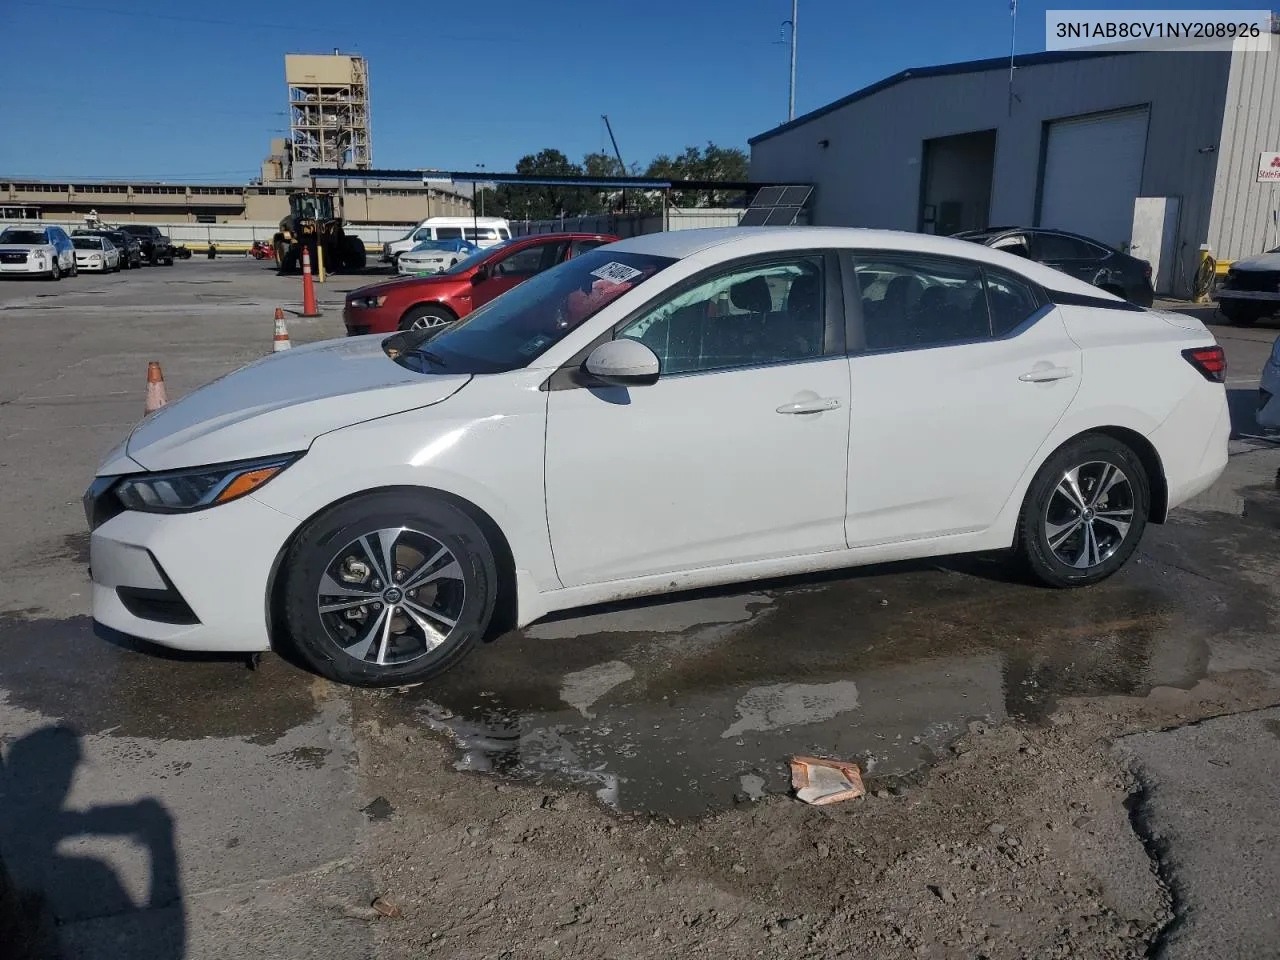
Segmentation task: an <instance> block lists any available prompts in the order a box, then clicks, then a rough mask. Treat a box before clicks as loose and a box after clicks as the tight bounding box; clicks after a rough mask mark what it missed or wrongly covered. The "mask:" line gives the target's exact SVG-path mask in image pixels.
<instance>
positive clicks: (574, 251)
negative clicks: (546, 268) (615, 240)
mask: <svg viewBox="0 0 1280 960" xmlns="http://www.w3.org/2000/svg"><path fill="white" fill-rule="evenodd" d="M607 242H608V241H607V240H575V241H573V243H571V244H569V256H570V257H580V256H582V254H584V253H586V252H587V251H588V250H594V249H595V248H596V247H602V246H604V245H605V244H606V243H607Z"/></svg>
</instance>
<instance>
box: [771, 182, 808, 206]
mask: <svg viewBox="0 0 1280 960" xmlns="http://www.w3.org/2000/svg"><path fill="white" fill-rule="evenodd" d="M811 193H813V187H811V186H809V185H808V184H802V185H800V186H795V187H785V188H783V191H782V199H781V200H778V201H776V203H775V205H776V206H779V207H803V206H804V205H805V204H806V203H808V202H809V194H811Z"/></svg>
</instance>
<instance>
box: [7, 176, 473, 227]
mask: <svg viewBox="0 0 1280 960" xmlns="http://www.w3.org/2000/svg"><path fill="white" fill-rule="evenodd" d="M304 188H305V187H304V184H301V183H281V182H278V183H268V184H249V185H239V184H173V183H144V182H133V181H110V182H104V183H73V182H67V181H45V180H6V179H5V178H3V177H0V219H17V218H20V217H33V218H38V219H44V220H80V219H83V218H84V217H85V216H86V215H87V214H88V213H89V212H90V211H92V210H96V211H97V212H98V215H99V216H101V217H102V218H103V219H104V220H111V221H116V222H120V221H137V222H143V223H147V222H151V223H181V222H186V223H239V222H254V223H276V222H279V220H280V219H281V218H282V217H284V216H286V215H287V214H288V212H289V194H290V193H294V192H296V191H298V190H302V189H304ZM342 194H343V198H344V217H345V219H347V220H349V221H351V222H352V223H380V224H413V223H417V222H418V221H419V220H422V219H424V218H426V217H451V216H458V217H464V216H470V215H471V198H470V197H468V196H465V195H462V194H460V193H457V192H455V191H453V190H451V189H449V188H448V186H447V185H446V184H432V185H430V186H423V185H421V184H417V183H402V182H396V183H391V182H388V183H386V184H383V183H380V182H379V181H372V180H371V181H363V180H353V181H348V183H347V184H346V185H345V187H344V188H343V190H342Z"/></svg>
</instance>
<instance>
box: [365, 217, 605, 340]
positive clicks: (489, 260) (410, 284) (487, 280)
mask: <svg viewBox="0 0 1280 960" xmlns="http://www.w3.org/2000/svg"><path fill="white" fill-rule="evenodd" d="M617 239H618V238H617V237H611V236H608V235H606V234H600V233H550V234H540V235H538V236H532V237H516V238H515V239H514V240H509V241H507V242H506V243H503V244H499V245H498V246H496V247H490V248H489V249H487V250H481V251H480V252H479V253H477V254H474V255H473V256H471V257H469V258H467V259H466V260H463V261H462V262H461V263H459V264H458V265H457V266H455V267H451V268H450V269H448V270H446V271H445V272H444V273H437V274H434V275H432V276H429V277H403V278H401V279H398V280H388V281H386V282H385V283H375V284H371V285H370V286H367V287H361V288H360V289H359V290H353V291H351V293H349V294H347V301H346V306H345V307H344V308H343V310H342V321H343V323H345V324H346V325H347V336H349V337H358V336H361V335H362V334H366V333H392V332H394V331H396V330H425V329H427V328H429V327H443V326H448V325H449V324H451V323H453V322H454V321H455V320H460V319H461V318H463V317H465V316H466V315H467V314H468V313H470V312H471V311H472V310H474V309H475V308H476V307H480V306H483V305H484V304H486V303H488V302H489V301H490V300H492V299H493V298H494V297H496V296H498V295H499V294H501V293H505V292H506V291H508V290H510V289H511V288H512V287H514V286H517V285H519V284H521V283H523V282H524V281H525V280H528V279H529V278H530V277H532V276H534V275H535V274H538V273H541V272H542V271H543V270H548V269H550V268H551V267H554V266H555V265H556V264H557V263H563V262H564V261H565V260H568V259H570V258H571V257H576V256H578V255H579V254H580V253H583V252H585V251H587V250H590V249H592V248H593V247H599V246H602V245H603V244H606V243H613V242H614V241H615V240H617Z"/></svg>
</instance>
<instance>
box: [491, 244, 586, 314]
mask: <svg viewBox="0 0 1280 960" xmlns="http://www.w3.org/2000/svg"><path fill="white" fill-rule="evenodd" d="M565 245H566V241H564V240H557V239H555V238H554V237H549V238H548V239H547V240H545V241H540V242H538V243H533V244H530V245H529V246H527V247H520V248H519V249H517V250H512V251H511V252H509V253H506V254H504V255H502V256H500V257H498V258H497V259H496V260H490V261H489V263H488V264H487V271H488V272H487V275H486V276H485V278H484V279H483V280H481V281H480V282H479V283H477V284H476V285H475V286H474V287H473V288H472V291H471V305H472V309H475V308H477V307H482V306H484V305H485V304H486V303H488V302H489V301H490V300H492V299H493V298H494V297H497V296H501V295H502V294H504V293H506V292H507V291H508V290H510V289H511V288H512V287H515V286H518V285H520V284H522V283H524V282H525V281H526V280H528V279H529V278H530V277H532V276H535V275H537V274H539V273H541V272H542V271H543V270H549V269H551V268H552V267H554V266H555V265H556V264H557V263H559V262H560V260H561V259H562V254H563V253H564V248H565Z"/></svg>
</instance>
